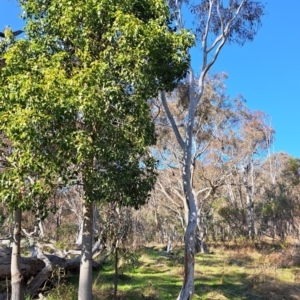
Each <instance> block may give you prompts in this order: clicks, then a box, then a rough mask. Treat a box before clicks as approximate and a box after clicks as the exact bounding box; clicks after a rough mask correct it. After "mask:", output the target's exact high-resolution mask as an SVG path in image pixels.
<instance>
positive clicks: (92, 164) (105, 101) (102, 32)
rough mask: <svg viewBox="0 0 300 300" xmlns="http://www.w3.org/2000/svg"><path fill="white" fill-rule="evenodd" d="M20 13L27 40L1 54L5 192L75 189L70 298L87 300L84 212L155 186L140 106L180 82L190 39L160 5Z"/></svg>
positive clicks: (145, 113) (39, 3)
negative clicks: (77, 250)
mask: <svg viewBox="0 0 300 300" xmlns="http://www.w3.org/2000/svg"><path fill="white" fill-rule="evenodd" d="M20 3H21V5H22V8H23V10H24V19H25V21H26V27H25V33H26V36H27V38H26V39H22V40H18V42H16V43H15V44H14V45H13V46H12V47H10V48H9V49H8V50H7V51H4V54H3V57H4V58H5V62H6V65H5V67H4V68H2V69H1V74H0V81H1V88H0V101H1V112H0V122H1V123H0V124H1V130H3V131H4V132H5V134H6V135H7V137H8V138H9V139H10V140H11V141H12V145H13V148H14V151H13V152H12V154H11V155H10V157H9V162H10V164H11V165H12V166H14V167H15V168H16V169H17V170H18V174H19V176H18V177H17V178H14V181H13V182H14V184H15V183H16V182H18V184H19V185H23V184H24V183H27V182H28V178H29V177H28V176H30V178H31V179H32V182H33V186H36V185H38V186H39V187H43V186H45V185H46V186H49V187H50V189H51V187H52V186H53V185H54V186H55V185H58V186H59V187H61V188H68V187H70V186H72V185H74V184H77V185H80V186H82V191H83V192H82V195H81V197H82V203H83V212H84V225H83V241H82V242H83V243H82V257H81V268H80V279H79V295H78V298H79V299H81V300H82V299H84V300H89V299H92V273H91V271H92V268H91V267H92V264H91V263H92V257H91V253H92V224H93V222H92V216H93V214H92V211H93V210H92V206H93V202H94V201H111V200H117V201H118V200H119V199H121V200H122V201H121V202H122V203H121V204H122V205H132V206H135V207H138V206H139V205H141V204H143V203H144V202H145V200H146V198H147V195H148V193H149V191H150V190H151V188H152V186H153V183H154V177H155V176H154V160H153V159H152V158H151V156H150V155H149V152H148V147H149V146H150V145H152V144H153V143H154V142H155V135H154V126H153V124H152V122H151V118H150V113H149V108H148V103H147V99H149V98H151V97H154V96H155V95H156V94H157V93H158V91H159V90H171V89H172V88H173V87H174V86H175V84H176V82H177V81H178V80H179V79H180V78H182V77H183V76H184V73H185V71H186V68H187V66H188V63H189V56H188V54H187V49H188V47H190V46H191V45H192V43H193V36H192V35H191V34H189V33H188V32H185V31H182V32H181V33H177V32H175V31H174V30H173V29H172V28H171V25H172V23H171V21H170V18H169V11H168V7H167V5H166V3H165V2H164V1H154V0H142V1H129V0H125V1H124V0H122V1H108V0H102V1H95V0H88V1H82V0H76V1H75V0H73V1H66V0H63V1H61V0H60V1H58V0H54V1H48V0H29V1H20ZM166 70H167V71H166ZM16 162H18V164H17V165H15V163H16ZM29 172H31V174H30V175H29ZM5 181H6V182H10V181H11V180H10V179H6V180H5ZM42 190H43V189H42ZM28 193H29V194H30V193H31V187H30V185H28ZM118 194H119V196H118ZM36 195H38V191H37V192H36ZM36 195H33V196H36ZM118 197H119V199H118ZM8 198H9V197H7V199H8ZM112 198H113V199H112ZM27 199H29V200H30V199H31V201H32V202H34V201H35V200H34V199H36V197H32V198H30V197H29V198H28V197H27ZM8 202H9V204H10V205H11V206H12V207H13V208H14V209H16V208H18V207H19V204H18V202H16V203H15V202H12V201H8ZM32 202H31V204H32ZM40 206H41V207H40V208H41V209H42V208H44V205H43V202H42V203H41V205H40Z"/></svg>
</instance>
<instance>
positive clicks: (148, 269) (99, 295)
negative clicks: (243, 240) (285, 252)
mask: <svg viewBox="0 0 300 300" xmlns="http://www.w3.org/2000/svg"><path fill="white" fill-rule="evenodd" d="M249 249H250V248H249V246H248V245H247V247H246V249H243V248H242V247H236V248H234V249H232V248H230V247H228V248H226V247H223V246H221V247H219V248H218V247H216V248H214V249H213V252H211V253H210V254H198V255H196V257H195V295H194V297H193V299H202V300H225V299H230V300H255V299H266V300H270V299H272V300H273V299H275V300H279V299H283V300H284V299H285V300H289V299H290V300H297V299H300V296H299V295H300V290H299V288H298V287H299V282H300V268H299V267H291V268H281V267H279V265H278V264H276V263H274V262H273V261H272V260H270V253H273V252H272V251H274V250H272V249H270V251H269V252H267V251H257V250H255V248H252V249H251V251H250V250H249ZM253 249H254V250H253ZM248 250H249V251H248ZM128 257H129V262H130V259H132V262H131V263H132V266H131V267H130V268H129V267H128V266H126V263H127V262H128V260H127V261H126V260H125V261H124V265H121V266H120V272H119V277H118V299H120V300H121V299H122V300H127V299H128V300H142V299H148V300H151V299H152V300H170V299H176V298H177V296H178V293H179V291H180V289H181V286H182V279H183V272H184V265H183V263H184V259H183V258H184V253H183V248H178V249H177V248H176V249H174V251H173V253H172V255H166V253H165V252H164V249H163V248H158V247H148V248H143V249H140V250H138V251H137V252H135V253H134V254H132V256H131V254H128V256H127V258H128ZM113 266H114V264H113V260H112V259H111V260H108V261H107V262H106V263H105V265H104V267H103V268H102V269H101V270H100V271H97V272H94V273H93V276H94V283H93V294H94V299H96V300H97V299H101V300H110V299H113V287H114V268H113ZM69 282H70V283H69V284H70V285H71V286H73V291H74V289H75V290H76V289H77V284H78V283H77V282H78V276H72V277H71V280H69ZM70 291H72V289H70ZM62 292H63V288H62V289H61V290H60V291H59V293H60V295H61V294H62ZM57 293H58V291H56V294H55V295H57ZM55 295H54V296H53V297H55ZM269 295H271V296H269ZM60 297H61V299H64V300H69V299H70V300H72V299H73V298H71V297H72V296H70V295H69V296H68V293H67V291H66V296H60ZM68 297H70V298H68ZM280 297H281V298H280ZM49 299H50V300H52V299H54V298H49Z"/></svg>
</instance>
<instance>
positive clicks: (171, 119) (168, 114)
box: [160, 91, 184, 149]
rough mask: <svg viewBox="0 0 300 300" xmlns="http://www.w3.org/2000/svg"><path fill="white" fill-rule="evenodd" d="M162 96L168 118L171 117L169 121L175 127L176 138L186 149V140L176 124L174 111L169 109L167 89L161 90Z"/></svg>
mask: <svg viewBox="0 0 300 300" xmlns="http://www.w3.org/2000/svg"><path fill="white" fill-rule="evenodd" d="M160 96H161V100H162V104H163V107H164V109H165V112H166V114H167V117H168V119H169V121H170V123H171V126H172V128H173V131H174V133H175V136H176V139H177V141H178V143H179V145H180V147H181V148H182V149H184V141H183V139H182V137H181V135H180V132H179V130H178V127H177V125H176V122H175V120H174V117H173V115H172V113H171V112H170V109H169V106H168V102H167V99H166V93H165V91H161V92H160Z"/></svg>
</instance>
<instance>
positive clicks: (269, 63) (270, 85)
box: [0, 0, 300, 158]
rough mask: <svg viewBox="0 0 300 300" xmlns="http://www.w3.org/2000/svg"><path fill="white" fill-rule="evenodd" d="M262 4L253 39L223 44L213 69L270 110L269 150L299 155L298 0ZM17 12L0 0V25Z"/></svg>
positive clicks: (231, 87)
mask: <svg viewBox="0 0 300 300" xmlns="http://www.w3.org/2000/svg"><path fill="white" fill-rule="evenodd" d="M266 8H267V15H266V16H265V17H264V18H263V26H262V28H261V29H260V31H259V33H258V35H257V36H256V38H255V40H254V41H253V42H250V43H247V44H245V45H244V46H243V47H240V46H235V45H234V46H226V47H225V48H224V49H223V50H222V52H221V54H220V56H219V58H218V61H217V63H216V65H215V66H214V67H213V71H214V72H221V71H225V72H227V73H228V75H229V79H228V80H227V83H226V85H227V88H228V93H229V94H230V95H231V96H232V97H234V96H236V95H237V94H239V93H240V94H242V95H243V96H244V97H245V98H246V100H247V104H248V107H249V108H250V109H252V110H262V111H264V112H265V113H267V114H268V115H269V116H270V118H271V120H272V126H273V127H274V129H275V131H276V135H275V145H274V150H275V151H276V152H278V151H284V152H287V153H289V154H290V155H293V156H295V157H298V158H300V133H299V132H300V18H299V12H300V0H285V1H278V0H277V1H276V0H270V1H269V3H268V4H267V5H266ZM19 13H20V10H19V9H18V6H17V3H16V1H14V0H0V31H1V30H2V29H4V27H5V26H7V25H9V26H11V27H12V29H13V30H18V29H20V28H22V27H23V22H22V20H21V19H19V18H18V14H19ZM193 55H195V52H194V51H193ZM193 59H195V57H193ZM194 65H196V64H195V63H194ZM199 70H200V65H199V68H198V70H197V68H196V71H199Z"/></svg>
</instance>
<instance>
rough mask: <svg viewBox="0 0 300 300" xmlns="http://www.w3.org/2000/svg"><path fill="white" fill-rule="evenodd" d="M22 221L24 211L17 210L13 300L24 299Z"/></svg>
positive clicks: (14, 239) (14, 240) (13, 259)
mask: <svg viewBox="0 0 300 300" xmlns="http://www.w3.org/2000/svg"><path fill="white" fill-rule="evenodd" d="M21 220H22V211H21V209H16V211H15V224H14V233H13V247H12V255H11V300H23V299H24V278H23V275H22V273H21V268H20V243H21Z"/></svg>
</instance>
